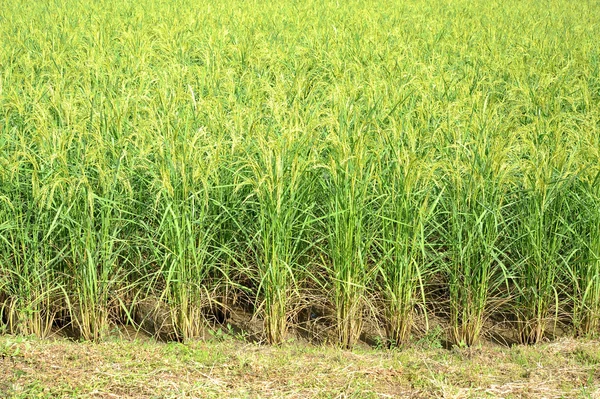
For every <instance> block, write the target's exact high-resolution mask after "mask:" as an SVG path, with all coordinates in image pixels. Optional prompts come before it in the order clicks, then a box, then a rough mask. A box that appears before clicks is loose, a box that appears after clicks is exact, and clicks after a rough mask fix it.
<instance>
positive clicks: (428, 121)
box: [0, 0, 600, 347]
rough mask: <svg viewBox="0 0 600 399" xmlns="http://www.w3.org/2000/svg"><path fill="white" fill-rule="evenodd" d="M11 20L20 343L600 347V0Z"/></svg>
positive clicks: (9, 221) (0, 281)
mask: <svg viewBox="0 0 600 399" xmlns="http://www.w3.org/2000/svg"><path fill="white" fill-rule="evenodd" d="M5 3H6V4H3V5H2V7H0V66H1V67H0V325H1V327H2V329H5V330H6V331H9V332H11V333H21V334H35V335H38V336H45V335H48V334H49V333H50V331H51V329H52V326H53V325H56V324H70V325H71V326H72V327H73V328H74V329H75V330H76V331H77V332H78V333H79V335H80V336H81V337H83V338H85V339H90V340H102V339H103V338H105V337H106V335H107V334H108V333H109V332H110V331H111V329H112V328H114V326H115V325H119V324H123V323H132V322H134V323H138V324H141V323H140V322H139V321H136V317H137V316H136V314H137V313H139V309H140V305H141V304H143V303H149V302H152V303H151V305H152V306H153V308H154V309H155V311H154V313H156V314H157V315H158V314H160V315H161V317H162V319H163V321H164V322H165V323H158V324H168V325H169V326H170V328H171V329H172V330H173V331H171V332H169V334H168V335H169V336H171V337H176V338H178V339H184V340H185V339H191V338H196V337H200V336H203V335H204V328H205V327H206V325H207V323H208V322H209V321H210V320H211V318H214V315H213V313H215V311H216V310H219V311H221V313H223V314H226V313H227V309H228V308H230V307H232V306H241V305H243V306H244V307H245V308H246V309H250V310H251V311H253V312H254V313H255V316H256V317H257V318H260V319H262V320H263V321H264V326H265V333H266V334H265V338H266V339H267V340H268V341H269V342H271V343H274V344H277V343H281V342H285V340H286V333H287V331H288V330H289V328H290V323H294V322H295V321H296V320H298V317H299V316H298V315H299V314H300V313H301V312H302V311H303V309H306V308H310V307H311V304H312V302H313V301H314V302H317V301H318V302H319V305H318V306H319V307H320V308H322V309H323V311H322V312H321V313H323V314H322V315H321V316H323V319H324V320H327V321H329V322H331V323H332V327H333V328H332V330H335V331H336V332H337V338H338V340H339V344H340V345H342V346H344V347H352V346H353V345H354V344H355V343H356V342H357V340H358V339H359V338H360V335H361V333H362V332H363V330H364V328H363V324H364V321H365V320H366V319H367V318H366V316H373V315H377V316H381V317H380V319H381V320H382V324H383V325H384V327H385V330H386V332H387V337H386V339H387V340H388V341H389V342H391V343H392V345H399V344H401V343H403V342H405V341H406V340H408V338H409V337H410V336H411V331H412V330H413V329H414V328H415V324H416V318H415V314H416V313H419V314H421V315H423V316H425V324H427V318H428V316H429V315H430V314H431V311H432V310H434V311H435V312H436V313H437V314H442V315H445V316H446V317H447V319H448V322H449V325H450V328H449V330H448V331H449V332H450V337H449V338H450V340H451V341H453V343H455V344H459V345H461V344H462V345H471V344H473V343H475V342H476V341H477V339H478V338H479V337H480V336H481V335H482V334H483V333H484V331H483V330H484V325H485V321H486V320H488V319H489V317H490V316H491V315H492V313H493V312H494V311H495V310H496V309H497V305H498V304H502V306H504V307H505V309H503V310H506V311H511V312H512V313H513V315H514V316H515V317H514V319H515V320H516V322H515V328H517V329H518V330H519V333H520V337H521V340H522V341H523V342H527V343H533V342H537V341H539V340H541V339H543V338H544V334H545V332H546V330H547V328H548V326H549V325H550V323H553V322H556V321H557V320H558V319H559V318H560V319H561V320H570V322H571V323H572V324H573V326H574V327H575V330H576V331H577V332H578V334H586V335H594V334H597V333H598V328H599V327H600V322H599V320H600V280H599V278H598V272H599V270H600V269H599V268H600V262H599V256H600V230H598V226H599V225H600V216H599V214H600V213H599V209H600V206H599V204H600V200H599V198H600V197H599V195H600V194H599V188H598V187H599V181H598V165H599V163H600V141H599V140H600V139H599V137H600V131H599V130H600V126H599V124H598V120H600V76H599V74H600V72H599V71H600V61H599V60H600V53H599V48H598V46H597V42H598V37H600V12H598V11H599V10H598V5H597V4H595V3H594V2H587V3H585V4H581V5H580V6H578V7H571V6H569V5H568V4H567V3H564V2H560V1H549V2H547V3H545V4H544V7H543V10H541V11H540V7H539V5H537V4H533V3H528V2H517V1H513V0H509V1H466V0H458V1H455V2H444V1H441V0H436V1H434V2H433V3H431V2H426V1H423V0H414V1H408V2H398V1H394V0H367V1H360V2H359V1H354V0H352V1H349V2H345V3H344V4H343V5H339V4H337V3H333V2H328V1H314V0H308V1H305V2H301V3H299V2H293V1H292V2H290V1H277V0H276V1H275V2H269V3H264V4H263V3H260V2H255V1H239V0H225V1H221V2H218V3H214V2H213V3H211V2H193V1H189V0H175V1H170V2H159V1H154V0H141V1H135V2H134V1H131V0H125V1H122V2H115V1H110V0H100V1H89V0H63V1H59V2H54V3H52V4H43V3H40V2H25V1H22V0H17V1H13V2H5ZM307 293H310V294H307ZM438 300H440V301H439V303H442V304H444V306H443V307H444V308H443V309H440V305H439V303H438ZM446 305H447V306H446ZM309 313H310V312H309ZM163 316H164V317H163ZM155 324H156V323H155Z"/></svg>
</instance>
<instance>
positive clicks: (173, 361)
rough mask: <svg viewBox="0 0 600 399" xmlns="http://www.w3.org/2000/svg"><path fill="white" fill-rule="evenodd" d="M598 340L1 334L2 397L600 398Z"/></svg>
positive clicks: (0, 376)
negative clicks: (532, 342)
mask: <svg viewBox="0 0 600 399" xmlns="http://www.w3.org/2000/svg"><path fill="white" fill-rule="evenodd" d="M599 344H600V341H592V340H573V339H559V340H557V341H554V342H547V343H543V344H540V345H536V346H511V347H503V346H500V345H490V344H482V345H480V346H478V347H474V348H468V349H460V348H453V349H444V348H441V347H440V345H439V343H436V342H435V341H433V340H432V341H431V342H428V341H421V342H418V343H416V344H414V345H412V346H410V347H406V348H401V349H393V350H388V349H378V348H368V347H360V348H358V349H355V350H354V351H343V350H340V349H337V348H335V347H333V346H327V345H322V346H315V345H309V344H306V343H303V342H290V343H288V344H286V345H283V346H281V347H270V346H265V345H259V344H252V343H247V342H243V341H242V340H240V339H237V338H235V337H232V336H230V335H228V334H227V333H223V334H215V335H214V336H213V337H212V338H211V339H209V340H205V341H197V342H188V343H185V344H181V343H160V342H156V341H155V340H152V339H149V338H147V337H146V338H144V337H142V336H140V337H137V338H134V339H130V338H127V337H120V338H118V337H115V338H114V339H111V340H109V341H107V342H103V343H91V342H77V341H73V340H69V339H65V338H60V337H59V338H55V339H47V340H38V339H34V338H25V337H15V336H8V335H6V336H2V337H0V397H2V398H395V397H397V398H600V345H599Z"/></svg>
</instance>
